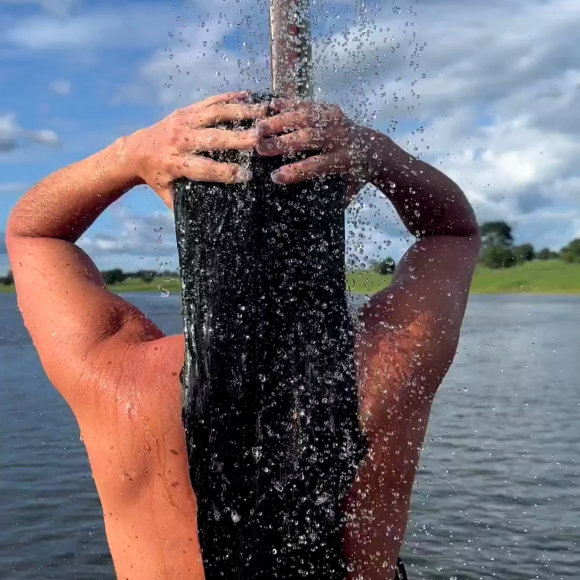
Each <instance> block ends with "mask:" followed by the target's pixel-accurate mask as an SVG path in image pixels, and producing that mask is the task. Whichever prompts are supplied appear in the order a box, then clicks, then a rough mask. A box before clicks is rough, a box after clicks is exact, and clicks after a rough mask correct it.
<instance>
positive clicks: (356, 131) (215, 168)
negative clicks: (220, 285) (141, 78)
mask: <svg viewBox="0 0 580 580" xmlns="http://www.w3.org/2000/svg"><path fill="white" fill-rule="evenodd" d="M249 97H250V92H249V91H244V92H237V93H227V94H224V95H218V96H215V97H210V98H208V99H205V100H204V101H201V102H199V103H195V104H193V105H191V106H189V107H185V108H183V109H179V110H177V111H175V112H174V113H172V114H171V115H169V116H168V117H166V118H165V119H163V120H162V121H160V122H158V123H156V124H155V125H153V126H151V127H148V128H146V129H142V130H141V131H137V133H134V134H133V135H131V136H130V137H129V138H128V139H127V140H126V149H125V150H126V154H127V157H128V158H129V162H130V163H131V166H132V168H133V169H134V171H135V173H136V175H135V179H136V181H138V182H140V183H146V184H147V185H149V186H150V187H151V188H152V189H154V190H155V191H156V192H157V194H158V195H159V196H160V197H161V199H162V200H163V201H164V202H165V203H166V204H167V205H168V206H169V207H172V206H173V199H172V193H171V188H172V183H173V182H174V181H175V180H176V179H179V178H180V177H187V178H188V179H191V180H192V181H208V182H216V183H242V182H246V181H249V180H251V179H252V175H251V172H250V171H248V170H247V169H244V168H242V167H241V166H240V165H239V164H236V163H220V162H218V161H214V160H212V159H209V158H208V157H206V156H201V155H199V153H207V152H211V151H225V150H251V149H255V150H256V151H257V153H258V154H259V155H263V156H276V155H289V154H293V153H297V152H306V151H317V152H319V154H318V155H314V156H312V157H309V158H307V159H304V160H301V161H295V162H291V163H289V164H287V165H285V166H284V167H282V168H281V169H280V170H278V171H276V172H275V173H274V174H273V175H272V179H273V180H274V181H275V182H276V183H279V184H292V183H299V182H301V181H306V180H311V179H314V178H316V177H320V176H325V175H331V174H339V175H343V176H345V177H346V178H347V185H348V190H347V198H348V199H349V198H350V197H352V194H353V193H355V191H356V190H358V188H359V187H360V185H361V184H364V182H366V181H367V173H368V170H367V164H368V161H367V160H368V157H369V155H368V153H369V143H370V142H371V141H372V139H370V138H369V136H370V133H371V131H370V130H369V129H364V128H362V127H357V126H355V125H353V124H352V123H351V122H350V121H349V120H348V119H347V117H346V116H345V115H344V113H343V112H342V110H341V109H340V108H339V107H337V106H336V105H326V104H319V103H311V102H299V101H293V100H289V99H279V100H275V101H274V102H272V103H268V102H264V103H258V104H253V103H250V102H249ZM269 112H274V113H276V114H275V115H274V116H271V117H267V115H268V113H269ZM228 121H229V122H232V121H255V123H256V124H255V126H254V128H252V129H248V130H235V131H233V130H227V129H218V128H216V126H217V125H219V124H220V123H224V122H228Z"/></svg>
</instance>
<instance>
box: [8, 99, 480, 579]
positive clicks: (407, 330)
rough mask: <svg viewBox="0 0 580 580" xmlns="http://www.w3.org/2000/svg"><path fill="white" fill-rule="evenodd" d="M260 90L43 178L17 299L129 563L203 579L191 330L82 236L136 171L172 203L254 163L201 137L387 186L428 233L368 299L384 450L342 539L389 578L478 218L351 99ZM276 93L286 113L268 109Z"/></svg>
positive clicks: (373, 574)
mask: <svg viewBox="0 0 580 580" xmlns="http://www.w3.org/2000/svg"><path fill="white" fill-rule="evenodd" d="M248 98H249V93H247V92H240V93H229V94H226V95H221V96H217V97H212V98H210V99H206V100H205V101H203V102H200V103H197V104H194V105H192V106H190V107H187V108H185V109H181V110H178V111H176V112H175V113H173V114H172V115H170V116H169V117H167V118H166V119H164V120H162V121H160V122H159V123H157V124H155V125H153V126H152V127H149V128H146V129H142V130H140V131H138V132H136V133H134V134H133V135H130V136H128V137H124V138H121V139H119V140H118V141H116V142H115V143H113V144H112V145H110V146H109V147H107V148H105V149H104V150H102V151H100V152H99V153H96V154H95V155H93V156H92V157H89V158H88V159H85V160H84V161H80V162H79V163H75V164H74V165H71V166H69V167H65V168H64V169H61V170H60V171H58V172H56V173H54V174H53V175H50V176H49V177H47V178H46V179H44V180H42V181H41V182H40V183H38V184H37V185H35V186H34V187H33V188H32V189H31V190H30V191H29V192H28V193H27V194H26V195H25V196H24V197H23V198H22V199H21V200H20V201H19V202H18V204H17V205H16V207H15V208H14V210H13V211H12V214H11V216H10V219H9V223H8V228H7V234H6V241H7V246H8V252H9V256H10V262H11V265H12V270H13V272H14V278H15V283H16V290H17V294H18V305H19V308H20V310H21V312H22V315H23V317H24V321H25V323H26V327H27V328H28V330H29V332H30V334H31V336H32V339H33V341H34V345H35V347H36V349H37V350H38V353H39V356H40V359H41V361H42V365H43V367H44V369H45V371H46V374H47V375H48V377H49V379H50V380H51V382H52V383H53V384H54V386H55V387H56V388H57V389H58V390H59V392H60V393H61V394H62V396H63V397H64V398H65V399H66V401H67V402H68V404H69V405H70V407H71V409H72V410H73V412H74V415H75V417H76V419H77V422H78V424H79V427H80V431H81V434H82V436H83V440H84V443H85V445H86V448H87V452H88V455H89V459H90V463H91V468H92V472H93V476H94V479H95V483H96V486H97V490H98V493H99V497H100V500H101V504H102V507H103V514H104V519H105V526H106V532H107V539H108V542H109V546H110V549H111V553H112V556H113V560H114V564H115V570H116V573H117V575H118V578H120V579H123V580H126V579H130V580H160V579H162V580H181V579H183V578H191V579H202V578H203V576H204V572H203V564H202V558H201V553H200V547H199V541H198V535H197V522H196V498H195V494H194V492H193V489H192V487H191V483H190V480H189V468H188V463H187V450H186V443H185V435H184V429H183V425H182V422H181V386H180V383H179V373H180V371H181V368H182V365H183V359H184V339H183V336H181V335H178V336H164V334H163V333H162V332H161V331H160V330H159V329H158V328H157V327H156V326H155V325H154V324H153V323H152V322H151V321H150V320H149V319H148V318H147V317H146V316H145V315H144V314H143V313H142V312H140V311H139V310H138V309H137V308H135V307H134V306H132V305H131V304H129V303H128V302H126V301H125V300H123V299H122V298H121V297H119V296H117V295H115V294H112V293H111V292H109V291H108V290H107V289H106V287H105V284H104V282H103V279H102V277H101V275H100V274H99V271H98V270H97V268H96V266H95V265H94V263H93V262H92V261H91V259H90V258H89V257H88V256H87V254H86V253H85V252H84V251H83V250H81V249H80V248H79V247H78V246H77V245H76V241H77V240H78V239H79V237H80V236H81V235H82V234H83V233H84V232H85V231H86V230H87V228H88V227H89V226H90V225H91V224H92V223H93V222H94V221H95V220H96V219H97V218H98V217H99V215H100V214H101V213H102V212H103V211H104V210H105V209H106V208H107V207H108V206H109V205H110V204H111V203H113V202H115V201H116V200H118V199H119V198H120V197H121V196H122V195H123V194H124V193H125V192H127V191H129V190H130V189H131V188H132V187H134V186H136V185H139V184H147V185H149V186H150V187H151V188H152V189H153V190H155V191H156V192H157V194H158V195H159V196H160V197H161V199H162V200H163V201H164V202H165V203H166V204H167V205H168V206H169V207H170V208H171V207H172V205H173V201H172V195H171V184H172V182H173V181H174V180H175V179H177V178H179V177H182V176H185V177H188V178H189V179H192V180H194V181H195V180H197V181H206V182H208V181H210V182H221V183H242V182H245V181H248V180H251V179H252V175H251V174H250V173H249V172H248V171H246V170H244V169H242V168H241V167H239V166H237V165H235V164H225V163H218V162H215V161H212V160H210V159H208V158H205V157H202V156H199V155H197V154H198V153H201V152H207V151H215V150H225V149H229V150H233V149H238V150H251V149H256V150H257V152H258V153H259V154H260V155H264V156H271V155H281V154H283V153H288V152H294V151H306V150H310V151H318V152H319V154H318V155H315V156H314V157H310V158H308V159H306V160H303V161H300V162H295V163H291V164H289V165H286V166H284V167H283V168H282V169H281V170H280V171H278V172H277V173H276V174H275V175H273V177H272V179H274V180H275V181H276V182H277V183H281V184H284V183H297V182H300V181H304V180H309V179H312V178H315V177H316V176H321V175H328V174H340V175H342V176H343V177H344V178H345V179H346V180H347V183H348V199H347V203H348V202H349V201H350V200H351V199H352V198H353V197H354V195H356V193H357V192H358V191H359V190H360V188H361V187H362V186H364V185H365V184H367V183H372V184H373V185H375V186H376V187H377V188H378V189H379V190H380V191H382V192H383V194H384V195H385V196H386V197H387V198H388V199H389V200H390V201H391V202H392V203H393V205H394V207H395V209H396V210H397V212H398V213H399V216H400V217H401V219H402V220H403V222H404V223H405V225H406V226H407V228H408V229H409V231H410V233H412V234H413V235H415V236H417V238H418V241H417V242H416V243H415V244H414V245H413V246H412V247H411V248H410V249H409V251H408V252H407V254H406V255H405V257H404V259H403V260H402V261H401V262H400V264H399V266H398V268H397V270H396V273H395V276H394V279H393V283H392V285H391V286H390V287H389V288H388V289H386V290H384V291H382V292H380V293H378V294H376V295H375V296H373V298H372V299H371V300H370V302H369V303H368V304H367V305H366V306H365V307H364V308H363V310H362V313H361V329H360V332H359V335H358V338H357V347H356V348H357V362H358V368H359V380H360V384H359V392H360V421H361V425H362V427H363V429H364V430H365V432H366V434H367V436H368V438H369V442H370V452H369V455H368V457H367V459H366V460H365V461H364V463H363V464H362V466H361V468H360V469H359V472H358V474H357V477H356V480H355V483H354V485H353V488H352V490H351V492H350V494H349V496H348V498H347V500H346V505H345V510H346V513H347V514H348V515H349V523H348V524H347V526H346V527H345V533H344V549H345V553H346V556H347V558H348V561H349V570H351V572H350V576H351V577H352V578H353V579H354V578H358V577H364V578H365V579H368V580H379V579H380V580H384V579H385V578H389V577H393V576H394V566H395V563H396V560H397V556H398V554H399V551H400V548H401V544H402V541H403V535H404V531H405V527H406V523H407V516H408V511H409V499H410V495H411V490H412V486H413V481H414V478H415V474H416V469H417V462H418V459H419V454H420V450H421V446H422V443H423V438H424V436H425V430H426V428H427V421H428V418H429V413H430V409H431V403H432V401H433V398H434V396H435V394H436V392H437V389H438V387H439V385H440V384H441V381H442V379H443V377H444V376H445V374H446V372H447V370H448V369H449V366H450V365H451V362H452V360H453V357H454V356H455V352H456V349H457V343H458V339H459V332H460V326H461V322H462V320H463V316H464V312H465V307H466V303H467V297H468V290H469V286H470V283H471V278H472V275H473V270H474V267H475V263H476V258H477V255H478V252H479V247H480V239H479V233H478V228H477V224H476V220H475V217H474V214H473V211H472V209H471V207H470V205H469V203H468V202H467V200H466V198H465V196H464V194H463V193H462V192H461V190H460V189H459V187H458V186H457V185H456V184H455V183H453V182H452V181H451V180H450V179H448V178H447V177H445V176H444V175H443V174H442V173H440V172H439V171H437V170H435V169H434V168H433V167H431V166H429V165H427V164H425V163H423V162H421V161H419V160H417V159H415V158H414V157H412V156H411V155H409V154H408V153H406V152H405V151H403V150H402V149H400V148H399V147H398V146H397V145H396V144H395V143H394V142H393V141H392V140H390V139H389V138H388V137H386V136H385V135H382V134H380V133H378V132H375V131H373V130H370V129H367V128H363V127H357V126H355V125H353V124H352V123H351V122H350V121H349V120H348V119H347V118H346V117H345V116H344V114H343V113H342V111H341V110H340V109H339V108H338V107H335V106H332V105H321V104H312V103H299V102H293V101H288V100H280V101H276V102H274V103H270V104H258V105H256V104H250V103H249V100H248ZM268 107H270V112H274V113H275V116H272V117H266V115H267V113H268ZM240 119H245V120H252V121H255V125H254V129H252V130H244V131H227V130H223V129H218V128H216V125H218V124H219V123H222V122H225V121H235V120H240ZM79 516H80V517H82V516H81V515H79Z"/></svg>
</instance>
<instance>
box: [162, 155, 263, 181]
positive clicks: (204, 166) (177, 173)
mask: <svg viewBox="0 0 580 580" xmlns="http://www.w3.org/2000/svg"><path fill="white" fill-rule="evenodd" d="M171 175H172V177H173V179H179V178H180V177H187V178H188V179H191V180H192V181H207V182H211V183H245V182H247V181H250V180H251V179H252V172H251V171H250V170H248V169H243V168H242V166H241V165H238V164H237V163H219V162H218V161H214V160H213V159H208V158H207V157H195V156H190V157H188V158H184V159H183V160H182V161H181V162H180V163H176V164H175V165H174V167H173V168H172V169H171Z"/></svg>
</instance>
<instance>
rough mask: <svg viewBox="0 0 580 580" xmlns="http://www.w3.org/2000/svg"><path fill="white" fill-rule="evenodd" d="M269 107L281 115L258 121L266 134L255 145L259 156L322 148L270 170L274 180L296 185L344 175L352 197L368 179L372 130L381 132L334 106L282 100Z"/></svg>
mask: <svg viewBox="0 0 580 580" xmlns="http://www.w3.org/2000/svg"><path fill="white" fill-rule="evenodd" d="M270 110H274V111H275V112H276V113H277V114H276V115H275V116H273V117H268V118H267V119H265V120H263V121H261V122H260V123H259V124H258V128H259V130H260V134H261V135H262V141H260V143H258V145H257V147H256V151H257V152H258V154H259V155H263V156H269V157H272V156H277V155H293V154H295V153H298V152H305V151H319V152H320V154H319V155H315V156H312V157H308V158H307V159H304V160H302V161H296V162H294V163H290V164H288V165H285V166H283V167H281V168H280V169H279V170H277V171H275V172H274V173H273V174H272V180H273V181H274V182H275V183H279V184H292V183H300V182H302V181H307V180H311V179H314V178H316V177H323V176H326V175H341V176H343V177H344V178H345V180H346V183H347V194H346V195H347V199H346V201H347V203H348V202H350V200H351V199H352V198H353V197H354V196H355V195H356V194H357V193H358V191H359V190H360V188H361V187H362V186H364V185H365V184H366V183H367V182H368V181H369V177H370V169H369V168H370V166H371V162H370V161H371V160H370V157H371V155H370V151H371V148H372V143H373V140H374V139H373V134H375V135H379V134H377V133H375V132H374V131H372V130H371V129H366V128H364V127H359V126H357V125H355V124H353V123H352V122H351V121H350V120H349V119H348V118H347V117H346V115H345V114H344V113H343V111H342V110H341V109H340V107H338V106H336V105H327V104H320V103H312V102H299V101H292V100H289V99H280V100H276V101H274V102H273V103H272V105H271V106H270Z"/></svg>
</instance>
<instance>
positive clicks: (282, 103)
mask: <svg viewBox="0 0 580 580" xmlns="http://www.w3.org/2000/svg"><path fill="white" fill-rule="evenodd" d="M305 104H306V103H305V102H304V101H297V100H296V99H285V98H280V99H274V100H272V102H271V103H270V111H273V112H274V113H281V112H282V111H291V110H295V109H298V108H299V107H300V106H302V105H305Z"/></svg>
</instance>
